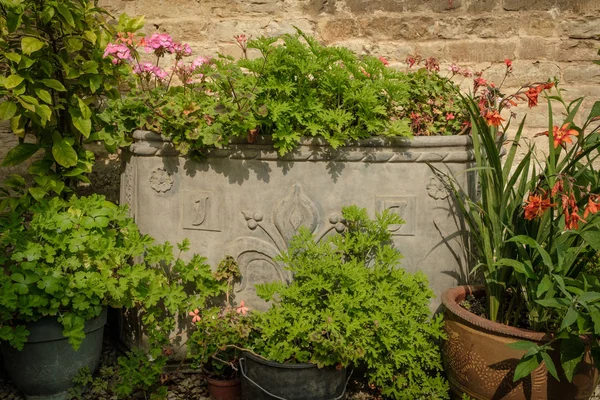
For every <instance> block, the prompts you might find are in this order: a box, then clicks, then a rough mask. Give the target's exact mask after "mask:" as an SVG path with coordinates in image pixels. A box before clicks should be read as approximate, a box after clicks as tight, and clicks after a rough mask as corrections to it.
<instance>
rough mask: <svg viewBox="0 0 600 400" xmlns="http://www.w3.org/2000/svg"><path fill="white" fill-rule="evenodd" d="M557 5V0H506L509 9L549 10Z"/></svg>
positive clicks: (505, 3) (506, 7) (506, 6)
mask: <svg viewBox="0 0 600 400" xmlns="http://www.w3.org/2000/svg"><path fill="white" fill-rule="evenodd" d="M555 6H556V0H504V9H505V10H507V11H528V10H548V9H550V8H552V7H555Z"/></svg>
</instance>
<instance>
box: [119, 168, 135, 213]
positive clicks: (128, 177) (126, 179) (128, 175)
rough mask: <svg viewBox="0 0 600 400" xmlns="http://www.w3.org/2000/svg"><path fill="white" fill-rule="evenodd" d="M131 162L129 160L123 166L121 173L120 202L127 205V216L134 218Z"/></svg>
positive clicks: (132, 169)
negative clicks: (121, 195)
mask: <svg viewBox="0 0 600 400" xmlns="http://www.w3.org/2000/svg"><path fill="white" fill-rule="evenodd" d="M133 163H134V161H133V160H129V162H127V164H125V171H124V173H123V198H122V199H121V202H122V203H123V204H127V206H128V207H129V215H130V216H132V217H133V216H134V210H133V189H134V177H133V173H134V167H133Z"/></svg>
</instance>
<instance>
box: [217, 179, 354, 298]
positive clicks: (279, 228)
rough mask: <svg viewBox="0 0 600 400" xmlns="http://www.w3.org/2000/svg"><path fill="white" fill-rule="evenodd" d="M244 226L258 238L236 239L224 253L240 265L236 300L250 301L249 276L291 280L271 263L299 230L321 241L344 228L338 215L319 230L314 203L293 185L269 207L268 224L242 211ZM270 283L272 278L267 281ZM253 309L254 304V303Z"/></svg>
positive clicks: (256, 213) (254, 213)
mask: <svg viewBox="0 0 600 400" xmlns="http://www.w3.org/2000/svg"><path fill="white" fill-rule="evenodd" d="M241 214H242V216H243V218H244V219H245V221H246V226H247V227H248V229H249V230H250V231H252V232H262V235H261V236H262V238H259V237H256V236H240V237H238V238H236V239H234V240H232V241H231V242H229V243H228V244H227V247H226V251H225V252H226V254H231V255H233V256H234V257H235V258H236V260H237V261H238V262H239V264H240V269H241V271H242V282H241V283H240V285H239V286H238V287H237V288H236V292H237V293H238V294H239V298H244V299H248V298H249V297H250V302H251V303H253V302H254V301H253V300H252V290H253V284H254V283H257V282H258V279H256V280H255V279H253V278H252V277H253V276H257V277H258V276H261V278H262V277H263V274H268V275H269V276H270V277H271V278H276V279H279V280H282V281H286V280H289V279H290V278H291V277H290V276H289V274H288V272H287V271H285V270H284V269H283V268H282V266H281V265H280V264H279V263H278V262H276V261H274V259H275V258H276V257H277V255H279V254H280V253H281V252H283V251H286V250H287V249H288V245H289V243H290V240H291V239H292V237H293V236H294V235H296V233H297V232H298V230H299V229H300V227H302V226H304V227H306V228H308V229H309V230H310V231H311V232H312V233H313V234H316V237H317V238H318V240H321V239H322V238H323V237H324V236H325V235H327V233H329V232H331V231H332V230H335V231H337V232H342V231H343V230H344V229H345V225H344V222H345V221H344V220H343V218H342V215H341V214H340V213H333V214H331V215H330V216H329V217H328V219H327V221H328V222H329V224H327V226H325V227H323V228H322V229H321V230H319V229H318V228H319V221H320V220H321V219H320V216H319V211H318V208H317V206H316V204H315V203H314V202H313V201H312V200H311V199H310V198H309V197H308V196H307V195H306V194H305V193H304V191H303V189H302V186H300V185H299V184H295V185H293V186H292V188H291V190H290V191H289V193H288V194H287V195H286V196H285V197H283V198H282V199H281V200H279V202H278V203H277V204H276V205H275V206H274V207H273V210H272V213H271V221H268V218H265V215H263V213H262V212H259V211H246V210H244V211H242V212H241ZM271 280H272V279H271ZM254 306H257V304H254Z"/></svg>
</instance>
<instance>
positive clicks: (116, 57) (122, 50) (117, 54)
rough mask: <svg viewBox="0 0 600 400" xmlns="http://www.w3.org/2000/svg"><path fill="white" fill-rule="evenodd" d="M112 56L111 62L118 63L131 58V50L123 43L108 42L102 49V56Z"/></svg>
mask: <svg viewBox="0 0 600 400" xmlns="http://www.w3.org/2000/svg"><path fill="white" fill-rule="evenodd" d="M109 56H111V57H113V59H112V63H113V64H118V63H119V62H120V61H122V60H125V61H128V60H131V59H132V57H131V50H130V49H129V47H127V46H126V45H124V44H114V43H109V44H108V45H107V46H106V49H104V57H109Z"/></svg>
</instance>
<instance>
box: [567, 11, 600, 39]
mask: <svg viewBox="0 0 600 400" xmlns="http://www.w3.org/2000/svg"><path fill="white" fill-rule="evenodd" d="M561 29H562V31H563V35H565V36H568V37H570V38H571V39H596V40H597V39H600V19H598V18H597V17H596V16H594V17H587V18H578V19H567V20H564V21H562V23H561Z"/></svg>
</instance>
